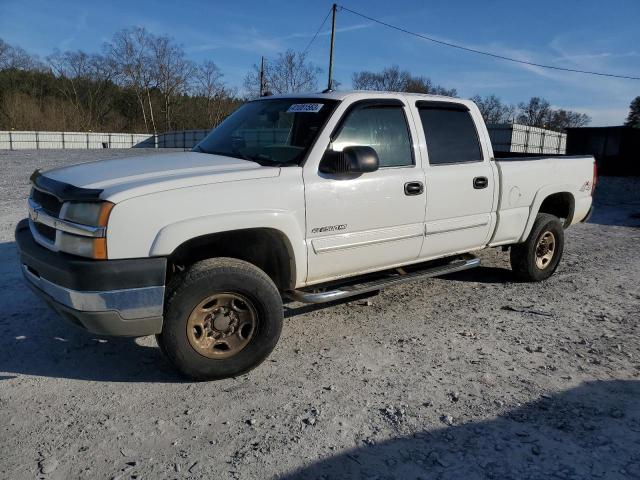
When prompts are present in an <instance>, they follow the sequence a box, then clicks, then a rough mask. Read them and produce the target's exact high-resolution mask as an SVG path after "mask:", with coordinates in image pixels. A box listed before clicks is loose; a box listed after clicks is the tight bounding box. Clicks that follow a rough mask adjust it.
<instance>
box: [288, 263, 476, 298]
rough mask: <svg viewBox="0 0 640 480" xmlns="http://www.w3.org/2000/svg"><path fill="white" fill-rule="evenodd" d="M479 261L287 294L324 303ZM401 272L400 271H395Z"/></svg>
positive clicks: (456, 270)
mask: <svg viewBox="0 0 640 480" xmlns="http://www.w3.org/2000/svg"><path fill="white" fill-rule="evenodd" d="M479 266H480V259H479V258H478V257H475V256H473V255H465V256H464V257H463V258H457V259H455V260H452V261H451V262H449V263H447V264H445V265H438V266H437V267H430V268H429V267H428V268H424V269H422V270H417V271H414V272H411V273H396V274H394V275H392V276H390V277H385V278H379V279H376V280H369V281H365V282H363V283H355V284H351V285H345V286H342V287H339V288H336V289H334V290H326V291H323V292H317V291H316V292H313V291H309V292H307V291H304V290H290V291H288V292H287V294H288V296H289V297H290V298H291V299H292V300H296V301H298V302H302V303H325V302H332V301H334V300H341V299H343V298H348V297H353V296H356V295H360V294H363V293H370V292H375V291H376V290H382V289H383V288H387V287H392V286H395V285H399V284H401V283H405V282H410V281H413V280H420V279H423V278H430V277H437V276H439V275H445V274H447V273H453V272H460V271H462V270H468V269H470V268H474V267H479ZM396 271H400V272H402V269H396Z"/></svg>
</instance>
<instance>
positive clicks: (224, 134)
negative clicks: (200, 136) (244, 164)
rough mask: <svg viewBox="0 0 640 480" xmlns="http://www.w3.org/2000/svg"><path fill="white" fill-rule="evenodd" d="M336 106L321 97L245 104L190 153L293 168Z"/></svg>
mask: <svg viewBox="0 0 640 480" xmlns="http://www.w3.org/2000/svg"><path fill="white" fill-rule="evenodd" d="M337 103H338V102H337V101H336V100H328V99H324V98H286V99H281V98H280V99H271V100H269V99H265V100H257V101H254V102H249V103H246V104H244V105H243V106H242V107H240V108H239V109H238V110H236V111H235V112H234V113H233V115H231V116H230V117H229V118H227V119H226V120H225V121H224V122H222V123H221V124H220V125H218V127H217V128H216V129H215V130H213V131H212V132H211V133H210V134H209V135H207V136H206V137H205V138H204V140H202V141H201V142H200V143H198V144H197V145H196V146H195V147H194V148H193V151H194V152H202V153H211V154H216V155H227V156H229V157H236V158H243V159H245V160H251V161H254V162H257V163H259V164H261V165H286V164H295V165H297V164H299V163H300V162H301V161H302V160H303V158H304V156H305V155H306V153H307V151H308V150H309V148H310V147H311V146H312V145H313V142H314V141H315V139H316V138H317V136H318V134H319V133H320V130H321V129H322V127H323V125H324V123H325V121H326V120H327V118H329V115H330V114H331V112H332V111H333V109H334V108H335V106H336V104H337Z"/></svg>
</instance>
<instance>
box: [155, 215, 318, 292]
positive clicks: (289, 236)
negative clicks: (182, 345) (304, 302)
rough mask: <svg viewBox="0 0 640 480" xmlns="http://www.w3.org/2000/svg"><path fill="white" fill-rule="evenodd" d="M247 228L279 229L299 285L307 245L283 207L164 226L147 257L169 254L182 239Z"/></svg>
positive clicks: (305, 268)
mask: <svg viewBox="0 0 640 480" xmlns="http://www.w3.org/2000/svg"><path fill="white" fill-rule="evenodd" d="M249 228H251V229H255V228H270V229H273V230H277V231H279V232H280V233H281V234H282V235H283V236H284V237H285V239H286V240H287V241H288V243H289V245H288V248H289V250H290V252H291V254H292V257H293V258H292V259H293V261H294V262H295V272H296V279H295V282H296V286H299V285H302V284H303V283H304V282H305V280H306V278H307V247H306V244H305V241H304V236H303V233H302V229H301V226H300V225H298V223H297V222H296V220H295V218H294V217H293V215H291V213H290V212H288V211H286V210H257V211H251V212H234V213H233V215H228V214H224V213H222V214H215V215H207V216H203V217H196V218H189V219H186V220H181V221H179V222H175V223H172V224H169V225H166V226H164V227H163V228H161V229H160V231H159V232H158V233H157V235H156V237H155V239H154V241H153V244H152V245H151V250H150V252H149V256H151V257H155V256H168V255H171V253H173V251H174V250H175V249H176V248H178V247H179V246H180V245H182V244H183V243H184V242H186V241H188V240H191V239H193V238H196V237H201V236H204V235H210V234H212V233H222V232H230V231H233V230H244V229H249Z"/></svg>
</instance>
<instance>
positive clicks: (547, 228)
mask: <svg viewBox="0 0 640 480" xmlns="http://www.w3.org/2000/svg"><path fill="white" fill-rule="evenodd" d="M563 249H564V229H563V228H562V224H561V223H560V220H559V219H558V218H557V217H555V216H553V215H549V214H548V213H539V214H538V216H537V217H536V221H535V222H534V224H533V227H532V228H531V233H529V236H528V237H527V239H526V240H525V241H524V243H519V244H517V245H512V247H511V269H512V270H513V271H514V273H515V274H516V276H517V277H518V278H520V279H521V280H525V281H528V282H540V281H542V280H545V279H547V278H549V277H550V276H551V275H552V274H553V272H555V271H556V268H558V263H560V259H561V258H562V251H563Z"/></svg>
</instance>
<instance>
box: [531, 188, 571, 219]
mask: <svg viewBox="0 0 640 480" xmlns="http://www.w3.org/2000/svg"><path fill="white" fill-rule="evenodd" d="M574 209H575V199H574V198H573V195H572V194H570V193H569V192H559V193H554V194H552V195H549V196H548V197H547V198H545V199H544V201H543V202H542V205H540V209H539V210H538V213H549V214H551V215H555V216H556V217H558V218H562V219H564V227H565V228H567V227H568V226H569V225H571V221H572V220H573V212H574Z"/></svg>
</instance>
